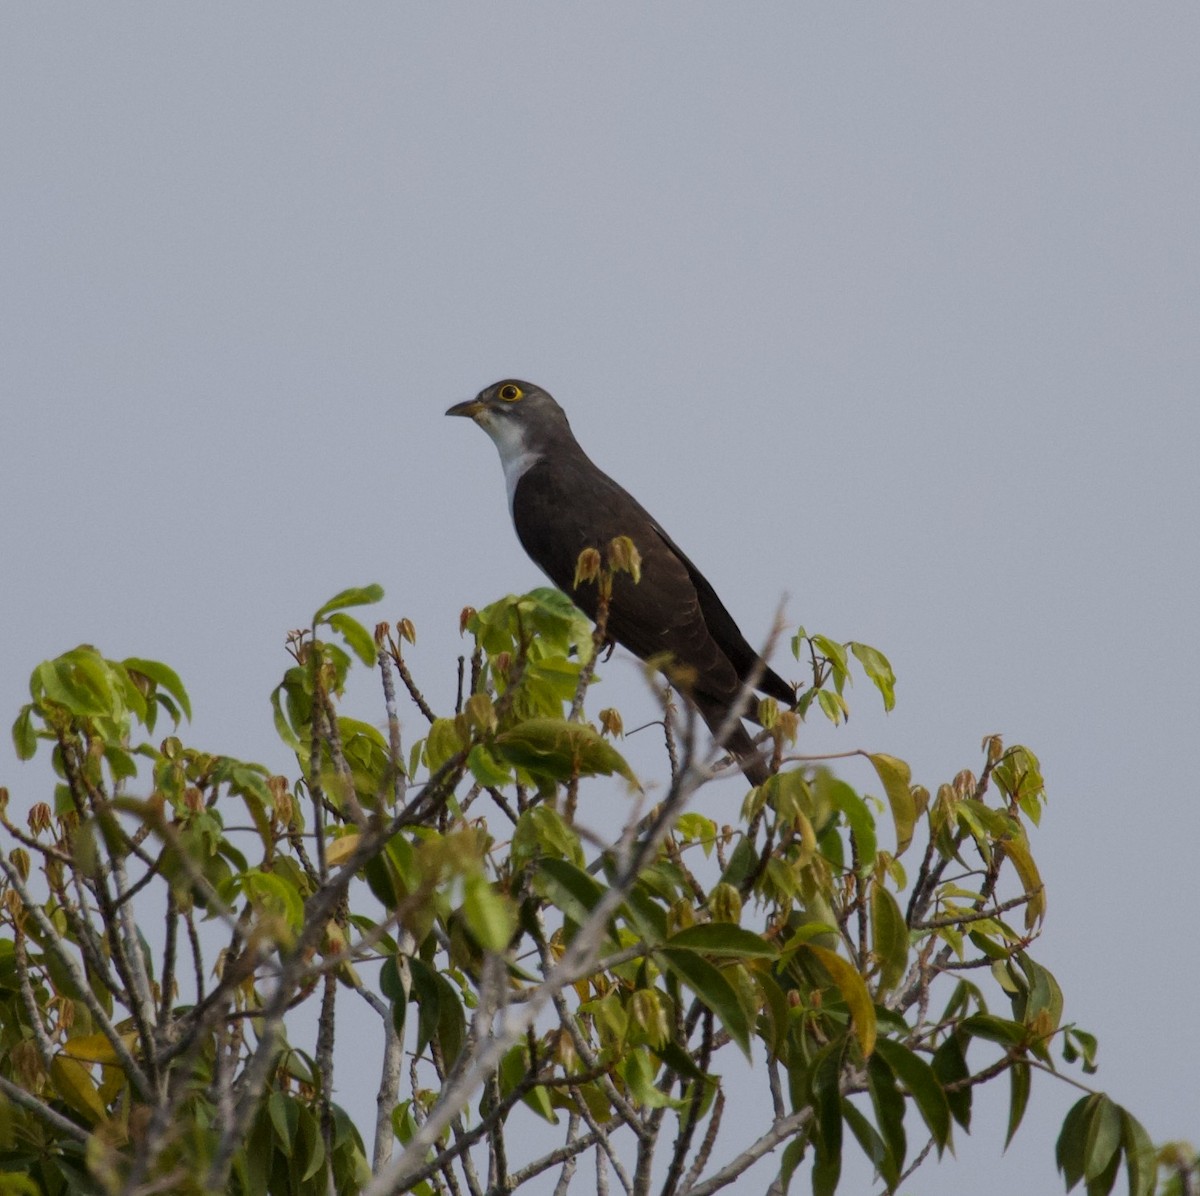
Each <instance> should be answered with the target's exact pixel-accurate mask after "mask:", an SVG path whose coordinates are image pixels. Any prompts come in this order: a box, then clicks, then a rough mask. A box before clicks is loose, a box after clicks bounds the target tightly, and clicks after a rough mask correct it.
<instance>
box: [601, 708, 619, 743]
mask: <svg viewBox="0 0 1200 1196" xmlns="http://www.w3.org/2000/svg"><path fill="white" fill-rule="evenodd" d="M600 731H601V733H602V734H604V735H611V736H613V738H615V739H620V738H622V737H623V736H624V734H625V722H624V720H623V719H622V718H621V712H620V711H619V710H618V709H617V708H616V707H615V706H606V707H605V708H604V709H603V710H601V711H600Z"/></svg>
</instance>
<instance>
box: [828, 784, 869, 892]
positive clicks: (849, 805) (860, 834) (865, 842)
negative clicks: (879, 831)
mask: <svg viewBox="0 0 1200 1196" xmlns="http://www.w3.org/2000/svg"><path fill="white" fill-rule="evenodd" d="M821 792H822V793H823V794H824V796H825V797H827V798H828V799H829V800H830V801H831V802H832V803H833V805H834V806H835V807H836V808H837V809H838V810H841V812H842V813H843V814H844V815H845V818H846V823H847V824H848V825H849V827H850V833H851V834H852V835H853V836H854V842H855V844H856V845H857V847H858V866H859V869H860V870H861V871H862V872H863V873H866V872H867V871H868V870H869V869H870V868H871V866H872V865H873V864H874V863H875V819H874V818H873V817H872V815H871V811H870V810H868V809H867V803H866V802H865V801H863V799H862V798H861V797H859V796H858V794H857V793H855V792H854V790H853V789H851V788H850V786H849V785H847V784H846V782H845V781H839V780H836V779H834V778H830V779H829V780H828V781H827V782H826V783H825V784H824V785H822V787H821Z"/></svg>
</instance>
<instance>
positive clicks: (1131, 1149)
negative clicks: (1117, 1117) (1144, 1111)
mask: <svg viewBox="0 0 1200 1196" xmlns="http://www.w3.org/2000/svg"><path fill="white" fill-rule="evenodd" d="M1121 1145H1122V1146H1123V1147H1124V1149H1125V1173H1126V1176H1127V1177H1128V1179H1129V1196H1152V1194H1153V1192H1154V1182H1155V1177H1156V1176H1157V1174H1158V1152H1157V1151H1156V1150H1155V1149H1154V1143H1153V1142H1151V1141H1150V1135H1149V1134H1147V1133H1146V1131H1145V1130H1144V1129H1143V1128H1142V1124H1141V1122H1139V1121H1138V1120H1137V1118H1136V1117H1134V1116H1132V1115H1131V1114H1130V1113H1127V1112H1126V1111H1125V1110H1124V1109H1122V1110H1121Z"/></svg>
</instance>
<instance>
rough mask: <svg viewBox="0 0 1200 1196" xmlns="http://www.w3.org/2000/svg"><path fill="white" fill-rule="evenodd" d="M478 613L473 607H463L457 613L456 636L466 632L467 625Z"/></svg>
mask: <svg viewBox="0 0 1200 1196" xmlns="http://www.w3.org/2000/svg"><path fill="white" fill-rule="evenodd" d="M477 613H478V612H477V611H476V610H475V608H474V607H473V606H464V607H463V608H462V610H461V611H459V612H458V634H459V635H462V634H463V633H464V632H465V631H466V630H467V624H468V623H470V622H471V620H472V619H473V618H474V617H475V615H476V614H477Z"/></svg>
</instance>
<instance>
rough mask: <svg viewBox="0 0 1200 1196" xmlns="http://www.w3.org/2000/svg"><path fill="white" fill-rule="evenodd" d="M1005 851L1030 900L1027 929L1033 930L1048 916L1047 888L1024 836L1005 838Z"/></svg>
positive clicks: (1012, 835)
mask: <svg viewBox="0 0 1200 1196" xmlns="http://www.w3.org/2000/svg"><path fill="white" fill-rule="evenodd" d="M1004 851H1005V853H1006V854H1007V856H1008V858H1009V859H1010V860H1012V862H1013V867H1014V868H1016V870H1017V875H1018V876H1019V877H1020V878H1021V885H1022V887H1023V888H1024V890H1025V893H1026V896H1028V898H1029V900H1028V902H1027V903H1026V905H1025V928H1026V930H1032V929H1033V927H1034V925H1035V924H1036V923H1038V922H1039V921H1041V919H1042V918H1044V917H1045V916H1046V887H1045V885H1043V884H1042V878H1041V875H1040V874H1039V872H1038V869H1037V865H1036V864H1035V863H1034V862H1033V854H1032V853H1031V852H1030V850H1029V841H1028V840H1027V839H1026V838H1025V836H1024V834H1020V835H1017V834H1009V835H1007V836H1005V839H1004Z"/></svg>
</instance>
